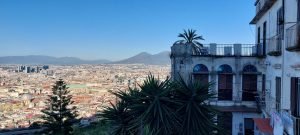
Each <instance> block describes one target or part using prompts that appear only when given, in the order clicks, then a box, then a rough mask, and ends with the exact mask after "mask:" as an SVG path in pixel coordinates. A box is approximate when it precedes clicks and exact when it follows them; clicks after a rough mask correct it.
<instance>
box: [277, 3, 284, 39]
mask: <svg viewBox="0 0 300 135" xmlns="http://www.w3.org/2000/svg"><path fill="white" fill-rule="evenodd" d="M283 31H284V13H283V8H282V7H281V8H279V9H278V11H277V35H280V36H279V39H283V36H284V35H283Z"/></svg>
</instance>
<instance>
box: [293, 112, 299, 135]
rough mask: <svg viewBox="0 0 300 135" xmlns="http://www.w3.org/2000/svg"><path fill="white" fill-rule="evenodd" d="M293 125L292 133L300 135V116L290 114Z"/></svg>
mask: <svg viewBox="0 0 300 135" xmlns="http://www.w3.org/2000/svg"><path fill="white" fill-rule="evenodd" d="M291 118H292V119H293V125H294V128H293V129H294V134H295V135H300V117H295V116H291Z"/></svg>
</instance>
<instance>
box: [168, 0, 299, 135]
mask: <svg viewBox="0 0 300 135" xmlns="http://www.w3.org/2000/svg"><path fill="white" fill-rule="evenodd" d="M255 6H256V14H255V16H254V18H253V19H252V20H251V22H250V24H253V25H255V26H256V44H214V43H212V44H207V45H204V47H202V48H200V49H198V50H197V51H195V50H194V49H193V47H191V45H184V44H179V43H175V44H174V45H173V46H172V47H171V51H172V52H171V60H172V78H173V79H179V76H181V77H182V78H184V80H186V81H190V80H191V81H201V82H202V83H208V82H214V83H215V85H214V86H213V87H212V88H210V90H209V91H210V92H214V93H216V94H217V96H218V98H217V99H214V100H211V101H210V104H212V105H216V106H217V107H218V108H219V109H220V110H221V111H222V112H224V113H227V114H228V117H227V120H226V121H227V123H228V125H227V127H226V128H227V129H231V130H230V132H231V133H232V135H252V134H257V135H272V134H274V135H277V134H278V135H281V134H291V135H293V134H295V135H300V38H299V37H300V35H299V34H300V27H299V26H300V23H299V21H300V13H299V11H300V9H299V8H298V7H300V1H299V0H256V2H255Z"/></svg>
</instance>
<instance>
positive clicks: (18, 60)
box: [0, 55, 111, 65]
mask: <svg viewBox="0 0 300 135" xmlns="http://www.w3.org/2000/svg"><path fill="white" fill-rule="evenodd" d="M109 62H111V61H109V60H91V61H89V60H82V59H79V58H75V57H61V58H56V57H51V56H42V55H29V56H5V57H0V64H57V65H75V64H104V63H109Z"/></svg>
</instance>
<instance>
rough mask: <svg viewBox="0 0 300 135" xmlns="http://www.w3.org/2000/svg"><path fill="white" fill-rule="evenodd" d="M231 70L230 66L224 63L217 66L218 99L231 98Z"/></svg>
mask: <svg viewBox="0 0 300 135" xmlns="http://www.w3.org/2000/svg"><path fill="white" fill-rule="evenodd" d="M232 88H233V72H232V68H231V66H229V65H227V64H224V65H221V66H220V67H219V68H218V99H219V100H232Z"/></svg>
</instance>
